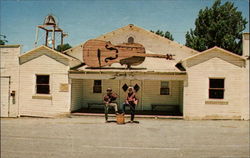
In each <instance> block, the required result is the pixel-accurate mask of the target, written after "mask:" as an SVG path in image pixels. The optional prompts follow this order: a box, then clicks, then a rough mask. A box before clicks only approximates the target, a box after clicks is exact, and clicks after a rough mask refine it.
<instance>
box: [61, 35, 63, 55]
mask: <svg viewBox="0 0 250 158" xmlns="http://www.w3.org/2000/svg"><path fill="white" fill-rule="evenodd" d="M62 46H63V32H62V31H61V52H63V50H62Z"/></svg>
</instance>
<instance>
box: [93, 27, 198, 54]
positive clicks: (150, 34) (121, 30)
mask: <svg viewBox="0 0 250 158" xmlns="http://www.w3.org/2000/svg"><path fill="white" fill-rule="evenodd" d="M125 30H137V31H139V32H142V33H143V34H145V35H148V36H151V37H152V38H156V39H158V40H162V41H164V42H166V43H167V44H173V45H175V46H178V47H181V48H183V49H187V50H189V51H192V52H195V53H198V51H196V50H194V49H192V48H189V47H187V46H185V45H182V44H180V43H178V42H176V41H172V40H170V39H168V38H165V37H162V36H160V35H157V34H155V33H153V32H151V31H148V30H145V29H143V28H141V27H138V26H135V25H134V24H129V25H127V26H124V27H121V28H118V29H116V30H114V31H111V32H108V33H106V34H104V35H101V36H99V37H97V38H96V39H102V40H104V39H105V38H107V37H108V36H113V35H114V34H119V33H122V32H123V31H125Z"/></svg>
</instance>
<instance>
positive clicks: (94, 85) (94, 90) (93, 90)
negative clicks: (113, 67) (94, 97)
mask: <svg viewBox="0 0 250 158" xmlns="http://www.w3.org/2000/svg"><path fill="white" fill-rule="evenodd" d="M96 81H100V82H101V84H100V85H96V84H95V82H96ZM102 82H103V81H102V80H93V89H92V92H93V93H94V94H99V93H102ZM96 87H97V88H96ZM98 87H99V88H100V91H96V90H97V89H98Z"/></svg>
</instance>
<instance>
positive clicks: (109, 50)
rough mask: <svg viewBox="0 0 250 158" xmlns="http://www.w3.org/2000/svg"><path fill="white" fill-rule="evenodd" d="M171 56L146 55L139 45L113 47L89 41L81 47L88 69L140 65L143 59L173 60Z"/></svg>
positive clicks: (108, 44)
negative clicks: (118, 64)
mask: <svg viewBox="0 0 250 158" xmlns="http://www.w3.org/2000/svg"><path fill="white" fill-rule="evenodd" d="M173 56H174V55H171V54H167V55H162V54H146V51H145V48H144V47H143V45H141V44H139V43H123V44H118V45H113V44H111V42H107V41H102V40H96V39H91V40H88V41H87V42H85V44H84V45H83V61H84V62H85V64H86V65H88V66H90V67H104V66H109V65H111V64H113V63H120V64H122V65H123V64H126V65H128V67H130V66H132V65H133V66H136V65H139V64H141V63H142V62H143V61H144V60H145V57H154V58H166V59H167V60H173Z"/></svg>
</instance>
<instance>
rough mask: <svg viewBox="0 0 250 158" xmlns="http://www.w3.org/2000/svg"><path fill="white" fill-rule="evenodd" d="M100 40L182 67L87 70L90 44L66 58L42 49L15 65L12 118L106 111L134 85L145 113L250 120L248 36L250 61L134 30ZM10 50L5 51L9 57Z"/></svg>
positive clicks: (156, 64)
mask: <svg viewBox="0 0 250 158" xmlns="http://www.w3.org/2000/svg"><path fill="white" fill-rule="evenodd" d="M96 39H100V40H104V41H110V42H111V43H113V44H119V43H124V42H131V41H132V42H135V43H140V44H142V45H143V46H144V47H145V49H146V53H147V54H151V53H157V54H167V53H171V54H174V55H175V56H174V58H175V60H166V59H164V58H149V57H146V58H145V61H144V62H143V63H142V64H140V65H138V66H132V68H131V69H126V68H125V66H122V65H120V64H119V63H115V64H112V65H111V66H107V67H104V68H102V69H96V68H91V67H88V66H87V65H85V64H84V61H83V58H82V47H83V44H84V43H82V44H80V45H78V46H76V47H73V48H71V49H69V50H67V51H66V52H64V53H63V54H62V53H59V52H56V51H54V50H52V49H50V48H48V47H45V46H40V47H38V48H35V49H33V50H31V51H29V52H27V53H25V54H22V55H20V56H19V63H18V64H17V63H16V65H15V66H14V67H15V70H17V69H18V70H19V71H18V73H17V76H18V77H17V78H18V80H17V81H15V82H17V83H15V84H17V85H18V86H17V87H16V89H15V88H14V91H16V96H17V98H19V100H18V99H16V103H15V106H16V107H18V108H16V109H17V110H16V112H15V113H14V112H13V113H12V111H11V110H10V111H7V112H9V115H8V116H22V115H31V116H55V115H59V114H65V113H70V112H72V111H76V110H79V109H88V107H89V106H99V107H101V108H102V105H99V104H100V103H102V97H103V95H104V94H105V92H106V89H107V88H108V87H110V88H112V89H113V90H114V91H115V92H116V93H118V94H119V96H120V97H119V98H118V100H117V101H118V103H119V104H122V102H123V101H124V97H125V94H126V89H127V86H134V87H135V88H136V89H137V97H138V98H139V100H140V101H139V104H138V106H137V110H138V111H151V110H155V111H167V110H169V109H178V111H179V112H180V113H181V114H182V115H183V117H184V119H244V120H245V119H246V120H248V119H249V33H245V34H244V35H243V56H239V55H236V54H234V53H232V52H229V51H226V50H224V49H221V48H218V47H214V48H211V49H209V50H206V51H204V52H197V51H195V50H193V49H190V48H188V47H186V46H183V45H181V44H178V43H176V42H174V41H170V40H168V39H166V38H163V37H160V36H158V35H156V34H154V33H151V32H149V31H146V30H144V29H142V28H139V27H137V26H134V25H127V26H125V27H122V28H120V29H117V30H115V31H112V32H110V33H107V34H104V35H102V36H100V37H97V38H96ZM6 49H7V46H4V47H1V56H2V54H4V53H3V52H5V51H6ZM13 51H14V48H13ZM19 52H20V49H19ZM15 57H16V58H15V60H17V58H18V57H17V55H15ZM5 58H6V57H5V56H4V57H2V58H1V61H2V60H4V59H5ZM13 60H14V56H13ZM6 61H7V60H6ZM1 63H2V62H1ZM7 69H8V68H7ZM1 71H2V66H1ZM10 71H11V70H10ZM13 73H14V72H13ZM1 76H2V73H1ZM5 76H11V74H6V75H5ZM1 80H2V78H1ZM18 82H19V83H18ZM11 84H12V83H11ZM13 84H14V83H13ZM5 87H6V86H3V85H2V84H1V88H2V89H1V98H2V96H4V95H5V96H8V95H7V94H9V92H12V91H13V90H12V89H11V90H10V91H9V92H8V90H5V91H4V90H3V89H6V88H5ZM2 92H3V93H2ZM3 98H4V97H3ZM4 101H5V102H8V103H10V102H11V97H9V98H8V97H5V100H2V99H1V110H2V109H4V107H6V105H3V104H2V103H4ZM13 106H14V105H12V104H9V105H8V107H9V108H8V109H14V107H13ZM3 111H4V110H3ZM5 111H6V110H5ZM13 111H14V110H13ZM1 116H7V115H4V114H2V113H1Z"/></svg>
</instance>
